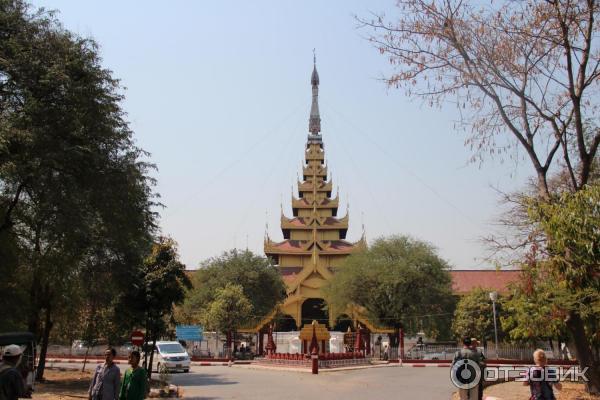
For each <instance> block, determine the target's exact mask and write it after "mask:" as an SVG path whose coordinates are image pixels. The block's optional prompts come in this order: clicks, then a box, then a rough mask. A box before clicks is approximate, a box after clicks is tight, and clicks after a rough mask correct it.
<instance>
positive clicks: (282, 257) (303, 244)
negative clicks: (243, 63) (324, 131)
mask: <svg viewBox="0 0 600 400" xmlns="http://www.w3.org/2000/svg"><path fill="white" fill-rule="evenodd" d="M313 62H314V65H313V72H312V75H311V86H312V106H311V111H310V118H309V126H308V130H309V134H308V137H307V142H306V148H305V154H304V163H303V165H302V179H301V180H300V177H298V197H295V196H294V195H292V214H293V216H292V217H286V216H285V214H284V213H282V214H281V230H282V232H283V237H284V240H283V241H282V242H273V241H271V240H270V239H269V238H268V236H267V238H266V240H265V254H266V255H267V256H269V257H271V259H272V260H273V261H274V263H275V264H276V265H277V266H278V268H279V270H280V272H281V274H282V275H283V278H284V280H285V282H286V285H287V293H288V298H287V299H286V301H285V303H284V304H283V306H282V307H281V310H280V311H281V312H282V313H283V314H288V315H291V316H292V317H293V318H294V319H295V320H296V323H297V324H298V327H300V325H301V321H302V320H303V319H305V318H306V316H303V315H302V309H303V303H304V302H305V301H306V300H307V299H323V294H322V293H321V288H322V287H323V286H324V284H325V283H326V282H327V280H329V279H331V277H332V276H333V271H334V270H335V269H336V268H338V267H339V266H340V265H341V264H342V262H343V260H344V259H345V258H346V257H347V256H348V255H349V254H350V253H351V252H352V251H353V250H354V248H355V247H356V245H357V243H351V242H348V241H346V240H345V239H346V233H347V231H348V222H349V217H348V214H347V213H346V216H345V217H343V218H338V217H337V212H338V206H339V188H338V193H336V195H335V197H332V191H333V190H332V189H333V182H332V180H331V179H329V180H327V177H328V168H327V166H326V165H325V150H324V145H323V140H322V135H321V133H320V132H321V117H320V114H319V104H318V94H319V75H318V73H317V67H316V58H314V59H313ZM336 317H337V315H336V313H335V310H331V309H329V325H330V328H332V327H333V324H334V321H335V318H336Z"/></svg>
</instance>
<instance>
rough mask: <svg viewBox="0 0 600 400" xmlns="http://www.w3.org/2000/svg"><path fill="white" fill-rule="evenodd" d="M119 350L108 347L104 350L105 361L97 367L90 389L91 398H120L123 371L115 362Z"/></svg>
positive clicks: (106, 399) (116, 399)
mask: <svg viewBox="0 0 600 400" xmlns="http://www.w3.org/2000/svg"><path fill="white" fill-rule="evenodd" d="M116 355H117V352H116V350H115V349H113V348H110V347H109V348H108V349H106V351H105V352H104V357H105V362H104V364H100V365H98V366H97V367H96V371H94V377H93V378H92V383H91V384H90V389H89V391H88V397H89V400H118V399H119V389H120V386H121V371H119V367H117V366H116V365H115V363H114V358H115V356H116Z"/></svg>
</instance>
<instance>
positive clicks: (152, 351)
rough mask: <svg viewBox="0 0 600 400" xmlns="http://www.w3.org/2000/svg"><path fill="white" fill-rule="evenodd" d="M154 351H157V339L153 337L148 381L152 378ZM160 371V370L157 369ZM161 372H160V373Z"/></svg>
mask: <svg viewBox="0 0 600 400" xmlns="http://www.w3.org/2000/svg"><path fill="white" fill-rule="evenodd" d="M154 349H156V338H155V337H153V338H152V346H150V349H149V350H150V362H149V366H148V369H147V371H148V380H150V378H152V363H153V362H154ZM156 370H157V371H158V368H157V369H156ZM158 372H160V371H158Z"/></svg>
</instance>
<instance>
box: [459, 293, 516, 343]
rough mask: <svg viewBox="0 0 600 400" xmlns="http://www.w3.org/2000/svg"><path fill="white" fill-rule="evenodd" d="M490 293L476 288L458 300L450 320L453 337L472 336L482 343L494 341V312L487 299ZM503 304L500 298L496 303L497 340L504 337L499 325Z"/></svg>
mask: <svg viewBox="0 0 600 400" xmlns="http://www.w3.org/2000/svg"><path fill="white" fill-rule="evenodd" d="M490 291H491V290H486V289H483V288H477V289H473V290H472V291H471V292H469V293H468V294H466V295H464V296H462V297H461V298H460V300H459V301H458V304H457V305H456V310H455V311H454V319H453V320H452V332H453V333H454V336H455V337H457V338H463V337H465V336H469V337H471V336H472V337H476V338H477V339H479V340H482V341H484V342H485V341H487V340H494V312H493V309H492V301H491V300H490V298H489V293H490ZM503 304H504V299H502V298H499V301H497V302H496V313H497V316H498V320H496V323H497V325H498V340H502V336H504V334H503V331H502V329H501V325H500V317H501V316H502V315H503V308H504V307H503Z"/></svg>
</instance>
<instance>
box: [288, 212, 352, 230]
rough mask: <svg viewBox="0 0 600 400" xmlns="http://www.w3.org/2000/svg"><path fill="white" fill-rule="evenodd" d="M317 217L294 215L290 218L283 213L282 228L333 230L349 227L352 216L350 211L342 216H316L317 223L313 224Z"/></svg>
mask: <svg viewBox="0 0 600 400" xmlns="http://www.w3.org/2000/svg"><path fill="white" fill-rule="evenodd" d="M314 221H315V218H313V217H294V218H288V217H286V216H285V215H283V214H281V229H296V230H309V229H313V228H316V229H318V230H330V229H331V230H332V229H348V224H349V222H350V217H349V215H348V213H346V215H345V216H344V217H342V218H336V217H323V218H316V222H317V224H316V225H313V222H314Z"/></svg>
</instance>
